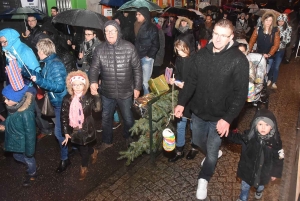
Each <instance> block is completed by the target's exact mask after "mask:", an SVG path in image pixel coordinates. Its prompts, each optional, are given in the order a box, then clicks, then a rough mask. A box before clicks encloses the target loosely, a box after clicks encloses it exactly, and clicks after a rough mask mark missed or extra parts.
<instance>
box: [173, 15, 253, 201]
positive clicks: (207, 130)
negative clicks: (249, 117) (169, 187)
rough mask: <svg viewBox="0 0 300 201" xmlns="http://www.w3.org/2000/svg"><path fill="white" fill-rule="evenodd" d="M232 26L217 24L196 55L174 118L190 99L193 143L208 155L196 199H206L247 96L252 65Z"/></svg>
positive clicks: (227, 23)
mask: <svg viewBox="0 0 300 201" xmlns="http://www.w3.org/2000/svg"><path fill="white" fill-rule="evenodd" d="M233 30H234V29H233V25H232V23H231V22H230V21H229V20H227V19H221V20H220V21H218V22H217V23H216V25H215V26H214V29H213V32H212V40H211V41H210V42H209V43H208V44H207V45H206V47H205V48H202V49H201V50H199V51H198V52H197V54H196V55H195V58H194V65H193V66H192V69H191V71H190V74H189V76H190V79H188V80H187V83H185V86H184V88H183V89H182V90H181V92H180V94H179V97H178V105H177V106H176V108H175V116H176V117H178V118H180V117H181V116H182V112H183V110H184V106H185V104H186V103H187V102H188V101H189V100H190V98H191V101H190V103H191V110H192V121H193V125H192V130H193V135H192V142H193V144H195V145H197V146H198V147H200V149H201V150H202V151H203V152H204V154H205V155H206V158H205V160H204V161H203V166H202V168H201V171H200V173H199V176H198V188H197V193H196V197H197V199H201V200H202V199H205V198H206V197H207V184H208V182H209V180H210V179H211V177H212V175H213V173H214V170H215V166H216V164H217V160H218V154H219V148H220V145H221V142H222V137H227V135H228V132H229V126H230V123H231V122H232V121H233V119H234V118H235V117H237V116H238V114H239V112H240V111H241V109H242V107H243V105H244V103H245V101H246V98H247V93H248V82H249V63H248V60H247V58H246V56H245V55H244V54H243V53H242V52H241V51H239V49H238V48H237V47H238V43H237V42H236V41H233Z"/></svg>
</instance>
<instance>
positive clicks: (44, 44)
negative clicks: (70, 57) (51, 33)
mask: <svg viewBox="0 0 300 201" xmlns="http://www.w3.org/2000/svg"><path fill="white" fill-rule="evenodd" d="M36 48H37V50H38V51H41V52H43V53H44V54H45V55H46V56H49V55H51V54H53V53H56V50H55V45H54V43H53V42H52V41H51V40H50V39H49V38H44V39H41V40H39V42H38V43H37V44H36Z"/></svg>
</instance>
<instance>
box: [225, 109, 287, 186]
mask: <svg viewBox="0 0 300 201" xmlns="http://www.w3.org/2000/svg"><path fill="white" fill-rule="evenodd" d="M259 117H267V118H269V119H271V120H272V121H273V123H274V127H273V128H272V130H271V131H270V132H272V135H271V136H270V137H269V138H268V139H261V138H260V137H259V135H258V131H257V129H256V124H257V118H259ZM228 139H229V140H231V141H233V142H235V143H238V144H242V153H241V157H240V161H239V165H238V170H237V176H238V177H240V178H241V179H242V180H243V181H245V182H247V183H248V184H249V185H251V186H254V187H258V186H259V185H265V184H268V183H269V181H270V178H271V177H276V178H280V177H281V174H282V169H283V159H279V153H278V151H279V150H281V149H282V142H281V139H280V134H279V131H278V127H277V122H276V118H275V116H274V114H273V113H272V112H270V111H269V110H266V109H261V110H258V112H257V113H256V115H255V116H254V118H253V120H252V122H251V127H250V129H249V130H246V131H245V132H244V133H243V134H240V133H237V134H234V133H232V132H230V133H229V135H228Z"/></svg>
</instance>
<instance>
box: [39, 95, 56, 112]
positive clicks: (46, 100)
mask: <svg viewBox="0 0 300 201" xmlns="http://www.w3.org/2000/svg"><path fill="white" fill-rule="evenodd" d="M41 113H42V114H43V115H45V116H49V117H54V116H55V112H54V108H53V106H52V105H51V103H50V100H49V96H48V93H45V98H44V103H43V107H42V111H41Z"/></svg>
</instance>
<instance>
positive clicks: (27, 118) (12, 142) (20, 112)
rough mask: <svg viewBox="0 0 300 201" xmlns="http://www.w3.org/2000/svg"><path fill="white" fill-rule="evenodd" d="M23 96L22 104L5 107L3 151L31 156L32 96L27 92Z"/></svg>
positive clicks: (33, 117)
mask: <svg viewBox="0 0 300 201" xmlns="http://www.w3.org/2000/svg"><path fill="white" fill-rule="evenodd" d="M25 97H26V98H25V101H24V102H23V103H22V105H17V106H11V107H7V109H8V116H7V118H6V120H5V151H10V152H17V153H24V154H25V155H26V156H27V157H32V156H33V155H34V153H35V143H36V142H35V141H36V127H35V114H34V103H33V100H34V97H33V95H32V94H31V93H28V92H27V93H26V95H25Z"/></svg>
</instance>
